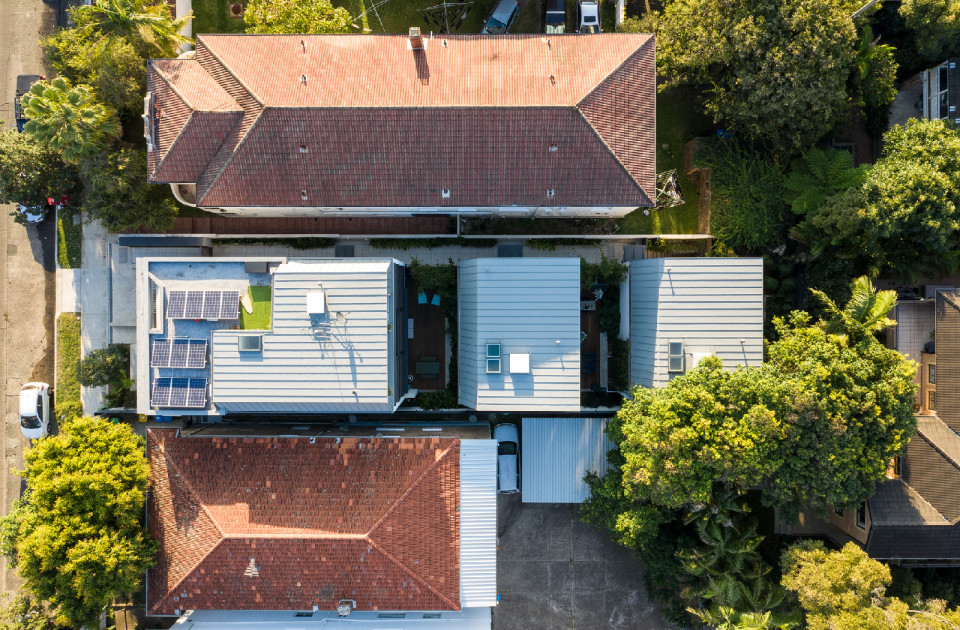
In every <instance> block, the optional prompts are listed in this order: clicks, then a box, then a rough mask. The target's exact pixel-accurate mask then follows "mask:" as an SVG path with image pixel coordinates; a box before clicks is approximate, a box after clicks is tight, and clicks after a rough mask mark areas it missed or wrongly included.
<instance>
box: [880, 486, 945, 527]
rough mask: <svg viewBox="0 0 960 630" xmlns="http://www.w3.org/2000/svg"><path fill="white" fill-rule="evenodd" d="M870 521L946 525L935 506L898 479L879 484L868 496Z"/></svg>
mask: <svg viewBox="0 0 960 630" xmlns="http://www.w3.org/2000/svg"><path fill="white" fill-rule="evenodd" d="M870 522H871V523H872V527H876V526H878V525H946V524H947V523H948V521H947V519H945V518H944V517H943V515H942V514H940V512H938V511H937V509H936V508H935V507H933V506H932V505H930V503H928V502H927V501H926V500H925V499H924V498H923V497H921V496H920V495H919V494H917V492H916V491H915V490H914V489H913V488H911V487H910V486H908V485H907V484H905V483H904V482H903V481H902V480H900V479H892V480H890V481H886V482H884V483H882V484H880V485H879V486H878V487H877V491H876V492H875V493H874V495H873V496H872V497H870Z"/></svg>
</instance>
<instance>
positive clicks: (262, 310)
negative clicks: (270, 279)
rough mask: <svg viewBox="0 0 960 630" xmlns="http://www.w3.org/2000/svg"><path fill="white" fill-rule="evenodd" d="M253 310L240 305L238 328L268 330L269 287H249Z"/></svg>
mask: <svg viewBox="0 0 960 630" xmlns="http://www.w3.org/2000/svg"><path fill="white" fill-rule="evenodd" d="M248 293H249V295H250V300H251V301H252V302H253V312H252V313H247V311H246V309H244V308H243V307H242V306H241V307H240V328H243V329H244V330H270V287H268V286H267V287H250V289H249V291H248Z"/></svg>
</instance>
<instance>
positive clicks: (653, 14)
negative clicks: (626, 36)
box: [617, 11, 660, 34]
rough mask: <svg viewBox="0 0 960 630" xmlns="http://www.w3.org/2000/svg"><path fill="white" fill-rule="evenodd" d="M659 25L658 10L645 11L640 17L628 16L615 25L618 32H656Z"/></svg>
mask: <svg viewBox="0 0 960 630" xmlns="http://www.w3.org/2000/svg"><path fill="white" fill-rule="evenodd" d="M659 27H660V12H659V11H645V12H644V13H643V15H641V16H640V17H628V18H625V19H624V20H623V22H620V24H619V25H617V32H618V33H654V34H655V33H656V32H657V29H658V28H659Z"/></svg>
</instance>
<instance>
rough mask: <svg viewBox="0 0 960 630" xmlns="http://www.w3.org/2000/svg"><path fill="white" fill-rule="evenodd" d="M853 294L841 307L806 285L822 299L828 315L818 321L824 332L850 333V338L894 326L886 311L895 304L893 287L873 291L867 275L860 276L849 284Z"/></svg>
mask: <svg viewBox="0 0 960 630" xmlns="http://www.w3.org/2000/svg"><path fill="white" fill-rule="evenodd" d="M851 287H852V289H853V295H851V296H850V300H849V301H847V303H846V305H845V306H844V307H843V310H841V309H840V308H839V307H838V306H837V305H836V303H834V301H833V300H831V299H830V298H829V297H827V295H826V294H825V293H824V292H823V291H818V290H816V289H810V292H811V293H813V294H814V295H815V296H817V298H819V299H820V301H821V302H822V303H823V306H824V308H825V309H826V311H827V314H828V317H827V318H826V319H823V320H821V321H820V324H821V325H822V326H823V327H824V328H825V329H826V331H827V332H829V333H833V334H837V335H843V336H844V337H852V338H853V339H854V341H856V340H859V339H862V338H863V337H864V336H866V335H873V334H876V333H878V332H880V331H881V330H883V329H885V328H888V327H890V326H895V325H896V324H897V322H895V321H893V320H892V319H890V318H889V317H887V314H888V313H890V311H891V310H893V307H895V306H896V305H897V292H896V291H877V288H876V287H875V286H873V283H872V282H870V278H868V277H867V276H860V277H859V278H857V279H856V280H854V281H853V283H852V285H851Z"/></svg>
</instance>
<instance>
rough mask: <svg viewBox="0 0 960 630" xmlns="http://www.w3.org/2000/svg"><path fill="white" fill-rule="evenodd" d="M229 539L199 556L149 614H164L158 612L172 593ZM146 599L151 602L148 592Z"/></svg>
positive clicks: (147, 585)
mask: <svg viewBox="0 0 960 630" xmlns="http://www.w3.org/2000/svg"><path fill="white" fill-rule="evenodd" d="M208 516H209V515H208ZM211 520H212V519H211ZM214 525H216V522H215V521H214ZM217 529H219V527H218V528H217ZM227 540H228V539H227V538H221V539H220V540H218V541H217V544H215V545H214V546H213V547H211V548H210V549H209V551H207V553H205V554H203V557H202V558H199V559H198V560H197V563H196V564H194V565H193V566H192V567H190V570H189V571H187V572H186V573H185V574H184V576H183V577H182V578H180V581H179V582H177V583H176V585H175V586H174V587H173V588H171V589H170V590H169V591H167V592H166V593H164V595H163V597H161V598H160V599H158V600H157V603H156V604H154V605H153V607H152V608H150V609H149V610H147V614H148V615H153V614H162V613H158V611H159V610H160V609H161V607H162V606H163V605H164V604H166V603H167V599H168V598H169V597H170V596H171V595H172V594H174V593H176V592H178V591H179V590H180V585H181V584H184V583H185V582H187V581H188V580H189V579H190V578H191V577H193V572H194V571H196V570H197V568H198V567H200V566H201V565H202V564H203V563H204V561H205V560H206V559H207V558H209V557H210V555H211V554H212V553H213V552H214V551H216V550H217V549H218V548H219V547H220V545H222V544H223V543H224V542H226V541H227ZM145 588H150V584H149V582H147V584H146V586H145ZM144 599H145V600H146V601H147V602H148V603H149V602H150V596H149V594H148V595H147V597H145V598H144Z"/></svg>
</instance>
